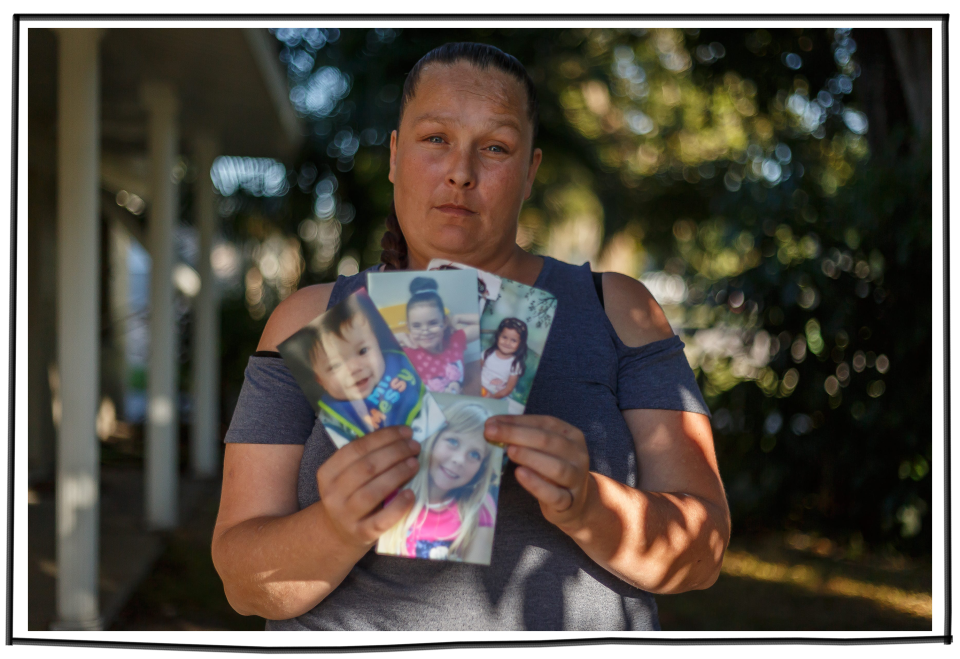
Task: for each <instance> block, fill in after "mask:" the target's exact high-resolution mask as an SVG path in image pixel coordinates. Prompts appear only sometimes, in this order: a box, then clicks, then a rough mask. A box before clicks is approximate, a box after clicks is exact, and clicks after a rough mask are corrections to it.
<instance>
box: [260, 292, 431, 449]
mask: <svg viewBox="0 0 960 659" xmlns="http://www.w3.org/2000/svg"><path fill="white" fill-rule="evenodd" d="M278 349H279V351H280V354H281V355H283V357H284V359H285V360H286V361H287V363H288V365H289V366H290V368H291V371H293V373H294V375H295V376H296V377H297V380H298V381H299V383H300V386H301V388H302V389H303V390H304V393H305V394H306V396H307V398H308V400H310V402H311V404H312V405H313V406H314V409H315V410H316V411H317V413H318V414H319V415H320V417H321V421H322V422H323V425H324V427H325V428H326V429H327V431H328V433H329V434H330V437H331V439H332V440H333V442H334V444H336V445H337V446H338V447H340V446H343V445H344V444H346V443H347V442H349V441H350V440H353V439H356V438H357V437H361V436H363V435H365V434H367V433H369V432H373V431H374V430H377V429H379V428H383V427H387V426H395V425H405V426H411V427H413V429H414V438H415V439H416V438H418V437H426V436H428V435H429V434H430V433H429V432H428V431H429V430H431V429H432V428H433V427H434V426H436V425H437V424H440V423H442V422H443V419H442V412H441V411H440V409H439V407H438V406H437V405H436V403H435V402H434V401H433V399H432V398H431V397H430V395H429V394H428V393H427V391H426V387H425V386H424V383H423V380H422V379H421V378H420V376H419V375H417V372H416V370H415V369H414V368H413V365H412V364H411V363H410V360H409V359H408V358H407V356H406V354H405V353H404V352H403V350H402V349H401V348H400V345H399V344H397V341H396V339H395V338H394V337H393V334H392V333H391V332H390V330H389V328H388V327H387V325H386V323H385V322H384V320H383V319H382V317H381V316H380V314H379V312H378V311H377V309H376V307H375V306H374V305H373V303H372V301H371V300H370V298H369V297H368V296H367V294H366V291H364V290H361V291H357V292H356V293H354V294H353V295H351V296H349V297H348V298H346V299H345V300H343V301H342V302H341V303H340V304H337V305H336V306H334V307H332V308H330V309H329V310H328V311H327V312H326V313H324V314H322V315H321V316H319V317H317V318H316V319H315V320H313V321H311V322H310V323H309V324H308V325H307V326H306V327H304V328H303V329H302V330H300V331H299V332H297V333H296V334H294V335H293V336H292V337H290V338H289V339H287V341H285V342H284V343H282V344H280V346H278Z"/></svg>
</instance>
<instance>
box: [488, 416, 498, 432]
mask: <svg viewBox="0 0 960 659" xmlns="http://www.w3.org/2000/svg"><path fill="white" fill-rule="evenodd" d="M498 432H500V425H499V424H498V423H497V422H496V421H493V420H491V419H488V420H487V434H488V435H496V434H497V433H498Z"/></svg>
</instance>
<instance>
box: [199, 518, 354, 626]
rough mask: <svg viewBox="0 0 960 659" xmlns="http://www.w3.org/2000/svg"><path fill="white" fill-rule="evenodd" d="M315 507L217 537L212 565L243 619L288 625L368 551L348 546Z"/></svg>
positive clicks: (255, 521)
mask: <svg viewBox="0 0 960 659" xmlns="http://www.w3.org/2000/svg"><path fill="white" fill-rule="evenodd" d="M326 515H327V512H326V510H325V509H324V508H323V506H322V505H320V504H319V503H316V504H314V505H312V506H308V507H307V508H304V509H303V510H300V511H298V512H296V513H293V514H291V515H287V516H284V517H259V518H254V519H250V520H247V521H245V522H241V523H239V524H237V525H235V526H233V527H231V528H229V529H227V530H226V531H224V532H222V533H220V534H219V535H218V536H216V537H214V540H213V546H212V549H213V563H214V566H215V567H216V568H217V572H218V573H219V574H220V577H221V579H222V580H223V583H224V592H225V594H226V596H227V601H228V602H229V603H230V606H232V607H233V608H234V609H235V610H236V611H237V612H238V613H240V614H242V615H258V616H260V617H262V618H267V619H268V620H285V619H287V618H293V617H296V616H299V615H302V614H304V613H306V612H307V611H309V610H310V609H312V608H313V607H315V606H316V605H317V604H319V603H320V602H321V601H322V600H323V599H324V598H325V597H326V596H327V595H329V594H330V593H331V592H332V591H333V589H334V588H336V587H337V586H338V585H339V584H340V582H341V581H343V579H344V577H346V576H347V574H348V573H349V572H350V570H351V569H352V568H353V566H354V565H355V564H356V563H357V561H359V560H360V558H362V557H363V555H364V554H365V553H366V552H367V550H368V549H369V547H359V546H355V545H351V544H348V543H346V542H344V541H343V540H342V539H340V538H339V537H338V536H337V534H336V533H335V532H334V531H333V530H332V527H331V526H330V524H329V520H328V518H327V516H326Z"/></svg>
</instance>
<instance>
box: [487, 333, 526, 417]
mask: <svg viewBox="0 0 960 659" xmlns="http://www.w3.org/2000/svg"><path fill="white" fill-rule="evenodd" d="M526 359H527V324H526V323H525V322H523V321H522V320H520V319H519V318H504V319H503V320H502V321H500V326H499V327H497V331H496V333H494V335H493V345H491V346H490V347H489V348H487V349H486V350H484V351H483V367H482V368H481V371H480V384H481V389H480V395H481V396H486V397H489V398H503V397H504V396H509V395H510V394H511V393H513V390H514V389H516V387H517V381H518V380H519V379H520V377H521V376H523V374H524V373H525V372H526Z"/></svg>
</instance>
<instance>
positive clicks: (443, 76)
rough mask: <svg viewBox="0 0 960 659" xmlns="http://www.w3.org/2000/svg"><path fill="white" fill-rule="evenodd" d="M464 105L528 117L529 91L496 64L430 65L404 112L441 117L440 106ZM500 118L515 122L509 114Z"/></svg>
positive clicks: (418, 117) (422, 116)
mask: <svg viewBox="0 0 960 659" xmlns="http://www.w3.org/2000/svg"><path fill="white" fill-rule="evenodd" d="M463 105H483V106H486V108H487V109H489V110H490V111H491V112H492V113H493V114H499V115H522V116H523V117H526V114H527V112H526V90H525V89H524V87H523V85H522V84H521V83H520V81H519V80H517V79H516V78H514V77H513V76H511V75H510V74H508V73H504V72H503V71H500V70H499V69H495V68H493V67H488V68H486V69H480V68H479V67H476V66H474V65H472V64H469V63H466V62H457V63H454V64H431V65H429V66H427V67H425V68H424V70H423V71H422V73H421V74H420V80H419V81H418V82H417V87H416V90H415V91H414V95H413V97H412V98H411V99H410V101H409V104H408V106H407V108H406V110H405V111H404V114H405V115H406V114H407V113H410V118H411V119H413V120H415V121H419V120H421V119H424V118H442V117H443V114H444V113H443V112H442V111H441V109H440V108H445V107H447V108H449V109H450V110H454V109H455V108H459V107H462V106H463ZM500 121H502V122H504V123H514V122H509V121H508V120H507V119H506V117H501V118H500ZM516 123H519V122H516ZM517 127H518V128H519V126H517Z"/></svg>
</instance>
